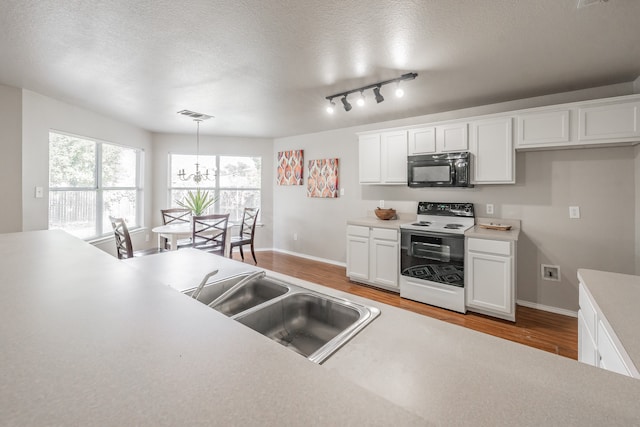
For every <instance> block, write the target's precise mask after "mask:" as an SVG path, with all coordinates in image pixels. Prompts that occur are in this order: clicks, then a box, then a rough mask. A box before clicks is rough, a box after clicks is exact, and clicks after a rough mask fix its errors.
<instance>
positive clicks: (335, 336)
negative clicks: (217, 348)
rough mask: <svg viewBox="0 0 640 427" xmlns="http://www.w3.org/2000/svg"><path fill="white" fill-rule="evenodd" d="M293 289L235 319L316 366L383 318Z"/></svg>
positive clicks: (359, 307)
mask: <svg viewBox="0 0 640 427" xmlns="http://www.w3.org/2000/svg"><path fill="white" fill-rule="evenodd" d="M290 287H291V288H292V291H291V292H290V293H289V294H287V295H285V296H283V297H281V298H278V299H274V300H272V302H271V303H268V304H265V305H264V306H261V307H256V309H254V310H249V311H246V312H242V313H240V314H239V315H237V316H235V317H234V319H235V320H237V321H238V322H240V323H242V324H244V325H246V326H248V327H250V328H251V329H253V330H255V331H257V332H260V333H261V334H263V335H265V336H266V337H268V338H271V339H272V340H274V341H276V342H278V343H280V344H282V345H284V346H286V347H288V348H290V349H291V350H293V351H295V352H296V353H299V354H301V355H303V356H305V357H306V358H308V359H309V360H311V361H313V362H316V363H322V362H324V361H325V360H326V359H327V358H328V357H329V356H331V355H332V354H333V353H334V352H335V351H336V350H338V349H339V348H340V347H341V346H343V345H344V344H345V343H346V342H347V341H349V340H350V339H351V338H352V337H353V336H354V335H356V334H357V333H358V332H359V331H360V330H361V329H362V328H364V327H365V326H366V325H367V324H369V323H370V322H371V321H372V320H373V319H375V317H377V316H378V315H379V314H380V310H378V309H377V308H375V307H368V306H364V305H362V304H358V303H354V302H352V301H348V300H346V299H342V298H335V297H331V296H328V295H324V294H320V293H317V292H312V291H308V290H306V289H304V288H298V287H293V286H290Z"/></svg>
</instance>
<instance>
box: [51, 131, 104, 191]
mask: <svg viewBox="0 0 640 427" xmlns="http://www.w3.org/2000/svg"><path fill="white" fill-rule="evenodd" d="M95 170H96V143H95V142H93V141H88V140H85V139H80V138H76V137H73V136H68V135H61V134H58V133H53V132H50V133H49V187H50V188H51V187H54V188H56V187H57V188H60V187H95V185H96V184H95V182H96V181H95V176H96V175H95Z"/></svg>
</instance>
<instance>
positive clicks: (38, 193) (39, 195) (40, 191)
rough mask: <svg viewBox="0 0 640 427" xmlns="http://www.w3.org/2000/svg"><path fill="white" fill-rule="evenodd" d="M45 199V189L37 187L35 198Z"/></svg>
mask: <svg viewBox="0 0 640 427" xmlns="http://www.w3.org/2000/svg"><path fill="white" fill-rule="evenodd" d="M43 197H44V189H43V188H42V187H36V189H35V198H36V199H42V198H43Z"/></svg>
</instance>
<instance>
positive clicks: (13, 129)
mask: <svg viewBox="0 0 640 427" xmlns="http://www.w3.org/2000/svg"><path fill="white" fill-rule="evenodd" d="M0 129H2V132H1V133H0V149H1V150H2V156H0V194H2V203H3V207H2V211H1V212H2V213H0V233H9V232H15V231H21V230H22V190H21V188H22V169H23V167H22V94H21V90H20V89H16V88H13V87H10V86H4V85H0Z"/></svg>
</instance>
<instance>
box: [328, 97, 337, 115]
mask: <svg viewBox="0 0 640 427" xmlns="http://www.w3.org/2000/svg"><path fill="white" fill-rule="evenodd" d="M335 110H336V103H335V102H333V98H331V99H330V100H329V105H328V106H327V113H329V114H333V113H334V111H335Z"/></svg>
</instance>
